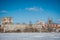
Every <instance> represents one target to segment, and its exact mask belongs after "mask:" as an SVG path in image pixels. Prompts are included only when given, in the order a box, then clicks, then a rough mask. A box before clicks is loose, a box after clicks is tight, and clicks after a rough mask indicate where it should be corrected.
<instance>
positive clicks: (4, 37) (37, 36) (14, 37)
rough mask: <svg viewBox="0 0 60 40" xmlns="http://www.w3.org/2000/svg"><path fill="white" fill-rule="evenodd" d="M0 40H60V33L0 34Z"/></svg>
mask: <svg viewBox="0 0 60 40" xmlns="http://www.w3.org/2000/svg"><path fill="white" fill-rule="evenodd" d="M0 40H60V33H0Z"/></svg>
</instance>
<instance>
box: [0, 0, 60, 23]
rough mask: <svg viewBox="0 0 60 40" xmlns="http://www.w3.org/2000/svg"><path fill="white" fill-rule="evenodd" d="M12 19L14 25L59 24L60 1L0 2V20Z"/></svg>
mask: <svg viewBox="0 0 60 40" xmlns="http://www.w3.org/2000/svg"><path fill="white" fill-rule="evenodd" d="M3 17H12V18H13V21H14V23H29V21H32V23H36V22H37V21H44V22H47V21H48V18H51V19H52V20H53V22H56V23H60V0H0V18H3Z"/></svg>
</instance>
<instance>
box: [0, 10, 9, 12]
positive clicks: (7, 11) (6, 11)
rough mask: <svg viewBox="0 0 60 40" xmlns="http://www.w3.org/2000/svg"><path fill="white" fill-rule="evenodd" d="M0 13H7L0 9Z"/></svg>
mask: <svg viewBox="0 0 60 40" xmlns="http://www.w3.org/2000/svg"><path fill="white" fill-rule="evenodd" d="M0 13H8V11H6V10H1V11H0Z"/></svg>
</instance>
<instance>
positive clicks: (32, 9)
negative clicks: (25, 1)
mask: <svg viewBox="0 0 60 40" xmlns="http://www.w3.org/2000/svg"><path fill="white" fill-rule="evenodd" d="M26 10H29V11H37V10H38V9H37V8H34V7H33V8H26Z"/></svg>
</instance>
